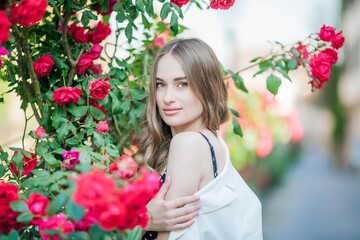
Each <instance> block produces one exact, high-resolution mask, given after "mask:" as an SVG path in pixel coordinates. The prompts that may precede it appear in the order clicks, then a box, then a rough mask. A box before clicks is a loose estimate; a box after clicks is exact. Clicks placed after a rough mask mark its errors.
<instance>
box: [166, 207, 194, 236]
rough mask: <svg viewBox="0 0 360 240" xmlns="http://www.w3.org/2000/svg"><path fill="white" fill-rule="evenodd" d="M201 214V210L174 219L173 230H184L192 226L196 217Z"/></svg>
mask: <svg viewBox="0 0 360 240" xmlns="http://www.w3.org/2000/svg"><path fill="white" fill-rule="evenodd" d="M198 214H199V210H197V211H195V212H192V213H190V214H187V215H185V216H180V217H177V218H175V219H174V226H173V229H172V230H171V231H176V230H182V229H185V228H188V227H190V226H191V224H193V223H194V221H195V217H196V216H197V215H198Z"/></svg>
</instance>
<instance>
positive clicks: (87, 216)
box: [74, 210, 96, 232]
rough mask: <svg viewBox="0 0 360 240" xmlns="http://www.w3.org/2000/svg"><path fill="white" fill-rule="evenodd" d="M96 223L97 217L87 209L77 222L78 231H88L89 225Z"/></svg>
mask: <svg viewBox="0 0 360 240" xmlns="http://www.w3.org/2000/svg"><path fill="white" fill-rule="evenodd" d="M95 223H96V218H95V217H94V216H92V215H91V213H90V212H89V211H88V210H86V211H85V213H84V217H83V218H82V219H81V220H80V221H79V222H75V223H74V225H75V229H76V230H78V231H85V232H86V231H87V230H88V229H89V227H91V226H92V225H94V224H95Z"/></svg>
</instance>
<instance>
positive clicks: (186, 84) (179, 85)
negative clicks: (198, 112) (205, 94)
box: [178, 82, 188, 88]
mask: <svg viewBox="0 0 360 240" xmlns="http://www.w3.org/2000/svg"><path fill="white" fill-rule="evenodd" d="M187 86H188V83H187V82H180V83H179V84H178V87H181V88H183V87H187Z"/></svg>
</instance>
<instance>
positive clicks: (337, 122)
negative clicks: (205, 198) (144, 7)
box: [0, 0, 360, 240]
mask: <svg viewBox="0 0 360 240" xmlns="http://www.w3.org/2000/svg"><path fill="white" fill-rule="evenodd" d="M183 10H184V11H185V20H182V21H181V22H180V24H182V25H184V26H186V27H187V28H188V30H186V31H185V32H184V33H183V34H182V35H181V36H183V37H199V38H201V39H203V40H204V41H206V42H207V43H208V44H209V45H210V46H211V47H212V48H213V49H214V50H215V52H216V54H217V55H218V57H219V59H220V61H221V63H222V64H223V65H224V66H225V68H228V69H231V70H233V71H234V72H236V71H238V70H241V69H244V68H246V67H248V66H249V65H250V62H249V61H250V60H251V59H253V58H255V57H258V56H265V55H267V54H268V53H269V52H270V50H271V48H272V45H271V44H270V42H274V41H279V42H281V43H283V44H285V45H287V44H293V43H296V42H297V41H299V40H303V39H305V38H306V37H307V36H308V35H309V34H311V33H316V32H318V31H319V29H320V27H321V26H322V25H323V24H326V25H331V26H333V27H335V28H336V29H337V31H338V30H340V29H341V30H343V34H344V36H345V38H346V41H345V47H344V48H343V49H341V51H340V53H339V61H338V63H337V64H336V65H335V66H333V68H332V73H331V80H330V81H329V82H328V83H326V84H325V85H324V86H323V88H322V89H321V90H320V91H317V92H314V93H313V92H311V87H310V85H309V84H308V81H309V79H308V77H307V75H306V72H305V71H304V70H301V69H300V70H297V71H296V72H293V73H291V75H290V77H291V79H292V80H293V82H289V81H288V80H283V83H282V85H281V87H280V89H279V93H278V95H277V96H276V97H274V96H273V95H271V94H269V93H268V92H267V90H266V77H267V75H266V74H264V76H262V75H260V76H257V77H255V78H253V77H252V76H253V75H254V73H255V72H256V71H257V69H256V68H255V69H249V70H247V71H244V72H243V73H242V77H243V78H244V81H245V85H246V86H247V87H248V88H249V89H251V90H250V93H248V94H246V93H243V92H238V91H237V90H235V89H233V88H231V87H230V88H229V95H230V99H229V104H230V105H231V107H233V108H235V109H236V110H238V111H239V112H240V114H241V117H240V118H239V121H240V124H241V126H242V128H243V132H244V137H243V138H240V137H239V136H235V135H234V134H232V133H231V132H232V128H231V124H225V125H224V126H223V127H222V129H221V133H222V134H223V135H224V138H225V140H226V142H227V144H228V146H229V150H230V152H231V157H232V161H233V164H234V165H235V167H236V168H237V169H238V170H239V172H240V174H241V175H242V176H243V178H244V179H245V180H246V181H247V182H248V184H249V185H250V187H251V188H252V189H253V190H254V191H255V192H256V194H257V195H258V196H259V198H260V200H261V202H262V204H263V229H264V239H265V240H289V239H291V240H332V239H334V240H338V239H341V240H357V239H360V79H359V78H360V31H359V30H360V0H302V1H299V0H297V1H296V0H236V2H235V5H234V6H233V7H232V8H230V9H229V10H227V11H221V10H220V11H216V10H206V11H200V10H198V9H196V8H195V7H190V8H189V9H186V6H185V7H184V9H183ZM0 89H1V93H3V92H6V91H7V88H6V86H5V84H4V83H3V82H0ZM30 116H31V113H30V112H29V113H28V116H24V114H23V111H22V110H21V109H20V101H19V99H18V98H17V97H16V96H15V95H13V94H8V95H6V96H5V104H0V126H1V127H0V145H2V146H3V147H4V148H5V149H4V150H6V147H8V146H10V145H11V146H13V147H21V145H22V141H24V144H25V146H26V148H30V149H31V144H32V141H28V142H27V139H26V138H25V139H22V138H21V136H22V134H23V133H22V130H23V128H24V124H25V118H29V117H30ZM36 127H37V126H36V124H35V122H34V121H33V122H32V121H30V122H28V126H27V129H26V131H27V132H29V131H30V130H35V129H36Z"/></svg>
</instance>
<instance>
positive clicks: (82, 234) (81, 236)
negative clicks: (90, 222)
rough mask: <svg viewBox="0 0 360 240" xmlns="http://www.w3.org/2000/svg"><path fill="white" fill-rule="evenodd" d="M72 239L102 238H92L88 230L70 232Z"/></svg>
mask: <svg viewBox="0 0 360 240" xmlns="http://www.w3.org/2000/svg"><path fill="white" fill-rule="evenodd" d="M68 236H69V237H70V239H74V240H90V239H100V238H90V235H89V234H88V233H87V232H71V233H69V234H68Z"/></svg>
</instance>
